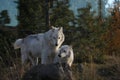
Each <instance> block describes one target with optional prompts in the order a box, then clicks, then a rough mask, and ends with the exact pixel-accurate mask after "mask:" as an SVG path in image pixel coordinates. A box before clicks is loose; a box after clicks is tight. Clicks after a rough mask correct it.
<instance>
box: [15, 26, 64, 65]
mask: <svg viewBox="0 0 120 80" xmlns="http://www.w3.org/2000/svg"><path fill="white" fill-rule="evenodd" d="M64 39H65V36H64V33H63V28H62V27H59V28H56V27H52V29H50V30H48V31H47V32H45V33H38V34H32V35H28V36H27V37H25V38H23V39H17V40H16V41H15V43H14V49H18V48H20V49H21V60H22V64H25V63H26V61H27V60H28V59H29V60H30V61H31V62H32V65H37V64H38V58H41V64H49V63H53V60H54V56H55V55H56V52H57V51H58V49H59V47H60V46H61V44H62V43H63V42H64Z"/></svg>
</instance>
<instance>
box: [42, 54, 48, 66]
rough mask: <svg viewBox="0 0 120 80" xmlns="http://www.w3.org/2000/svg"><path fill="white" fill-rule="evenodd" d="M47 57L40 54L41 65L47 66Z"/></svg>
mask: <svg viewBox="0 0 120 80" xmlns="http://www.w3.org/2000/svg"><path fill="white" fill-rule="evenodd" d="M47 63H48V62H47V55H45V53H42V55H41V64H47Z"/></svg>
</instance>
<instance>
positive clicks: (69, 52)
mask: <svg viewBox="0 0 120 80" xmlns="http://www.w3.org/2000/svg"><path fill="white" fill-rule="evenodd" d="M73 60H74V54H73V49H72V46H69V45H62V46H61V47H60V48H59V50H58V52H57V55H56V56H55V59H54V63H57V62H60V63H67V64H68V65H69V66H70V67H71V66H72V63H73Z"/></svg>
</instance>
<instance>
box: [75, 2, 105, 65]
mask: <svg viewBox="0 0 120 80" xmlns="http://www.w3.org/2000/svg"><path fill="white" fill-rule="evenodd" d="M90 9H91V6H90V4H88V7H86V8H81V9H78V20H77V22H78V26H77V27H76V30H77V33H75V34H74V35H75V36H74V40H75V41H74V42H76V43H73V44H74V46H75V47H76V51H77V50H79V51H77V53H78V55H77V57H78V59H79V58H80V59H81V60H82V61H87V62H90V61H95V62H100V63H101V62H103V48H104V41H103V40H102V39H101V37H102V35H103V33H105V30H106V29H105V26H106V24H105V23H104V22H101V20H99V19H100V18H99V16H98V17H97V16H94V14H95V12H91V11H90Z"/></svg>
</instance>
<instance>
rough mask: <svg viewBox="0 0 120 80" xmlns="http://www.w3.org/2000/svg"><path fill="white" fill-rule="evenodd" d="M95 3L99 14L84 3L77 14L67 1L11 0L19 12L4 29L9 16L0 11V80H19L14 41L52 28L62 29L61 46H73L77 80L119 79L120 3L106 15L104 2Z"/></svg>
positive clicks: (115, 1)
mask: <svg viewBox="0 0 120 80" xmlns="http://www.w3.org/2000/svg"><path fill="white" fill-rule="evenodd" d="M94 1H96V2H97V4H98V12H96V11H93V10H92V6H91V4H90V3H87V6H86V7H83V8H79V9H78V13H77V15H75V14H74V12H73V10H71V9H70V8H69V6H70V5H69V0H19V1H14V3H16V4H17V5H18V6H17V9H18V11H19V15H18V16H16V17H17V20H18V21H19V24H18V25H17V26H16V27H12V26H6V24H8V23H10V17H9V15H8V11H7V10H3V11H1V12H0V80H20V75H21V71H20V68H21V60H20V58H21V54H20V50H14V48H13V43H14V41H15V40H16V39H18V38H23V37H25V36H27V35H30V34H35V33H42V32H46V31H47V30H49V29H50V26H51V25H53V26H56V27H57V26H58V27H59V26H63V29H64V34H65V42H64V43H63V44H70V45H72V46H73V50H74V54H75V60H74V64H73V66H72V70H73V73H74V76H75V78H76V80H120V1H119V0H114V5H113V6H112V7H108V11H109V14H108V15H107V16H104V14H103V12H102V9H103V8H102V6H103V4H102V3H103V2H104V1H106V0H94ZM96 14H97V15H96ZM105 14H106V13H105Z"/></svg>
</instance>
